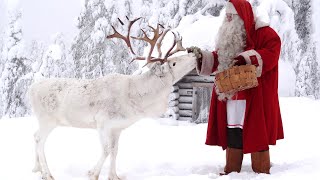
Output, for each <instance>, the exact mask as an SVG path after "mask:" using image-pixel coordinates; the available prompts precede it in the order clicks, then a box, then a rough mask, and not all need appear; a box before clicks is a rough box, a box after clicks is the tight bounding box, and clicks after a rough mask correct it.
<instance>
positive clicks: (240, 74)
mask: <svg viewBox="0 0 320 180" xmlns="http://www.w3.org/2000/svg"><path fill="white" fill-rule="evenodd" d="M215 80H216V81H215V84H216V89H217V91H218V92H219V93H233V92H237V91H241V90H245V89H249V88H253V87H256V86H258V80H257V74H256V66H254V65H242V66H233V67H231V68H230V69H227V70H225V71H222V72H220V73H217V74H216V75H215Z"/></svg>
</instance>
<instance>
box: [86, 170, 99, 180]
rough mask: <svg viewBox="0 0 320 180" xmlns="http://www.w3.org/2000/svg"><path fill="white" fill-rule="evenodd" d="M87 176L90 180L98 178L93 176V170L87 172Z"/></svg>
mask: <svg viewBox="0 0 320 180" xmlns="http://www.w3.org/2000/svg"><path fill="white" fill-rule="evenodd" d="M88 176H89V178H90V180H98V179H99V176H98V175H95V174H94V171H93V170H91V171H89V172H88Z"/></svg>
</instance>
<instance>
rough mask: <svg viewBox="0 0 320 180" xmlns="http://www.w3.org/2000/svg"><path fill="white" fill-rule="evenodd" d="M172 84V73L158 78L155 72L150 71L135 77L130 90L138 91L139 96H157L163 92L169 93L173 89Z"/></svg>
mask: <svg viewBox="0 0 320 180" xmlns="http://www.w3.org/2000/svg"><path fill="white" fill-rule="evenodd" d="M172 82H173V77H172V74H171V73H164V74H163V75H162V76H158V75H156V74H155V73H154V72H152V71H148V72H146V73H144V74H141V75H137V76H135V77H134V78H133V80H132V82H131V85H130V86H131V87H130V89H132V90H135V91H137V94H138V95H139V96H149V95H150V96H154V95H156V96H157V94H161V93H162V92H165V93H167V91H169V90H170V89H171V87H172ZM132 93H133V92H132Z"/></svg>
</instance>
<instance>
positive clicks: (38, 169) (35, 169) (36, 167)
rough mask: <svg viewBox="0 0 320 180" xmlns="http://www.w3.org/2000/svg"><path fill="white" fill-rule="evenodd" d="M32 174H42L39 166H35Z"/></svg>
mask: <svg viewBox="0 0 320 180" xmlns="http://www.w3.org/2000/svg"><path fill="white" fill-rule="evenodd" d="M32 172H34V173H36V172H40V167H39V166H35V167H34V168H33V169H32Z"/></svg>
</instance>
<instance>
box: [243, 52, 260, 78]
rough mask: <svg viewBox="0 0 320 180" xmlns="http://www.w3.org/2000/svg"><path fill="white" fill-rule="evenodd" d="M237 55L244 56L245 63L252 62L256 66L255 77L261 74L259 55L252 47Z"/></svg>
mask: <svg viewBox="0 0 320 180" xmlns="http://www.w3.org/2000/svg"><path fill="white" fill-rule="evenodd" d="M239 55H240V56H242V57H244V59H245V60H246V63H247V64H252V65H255V66H257V77H260V76H261V74H262V66H263V61H262V58H261V55H260V54H259V53H258V52H257V51H255V50H253V49H251V50H248V51H244V52H242V53H240V54H239Z"/></svg>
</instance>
